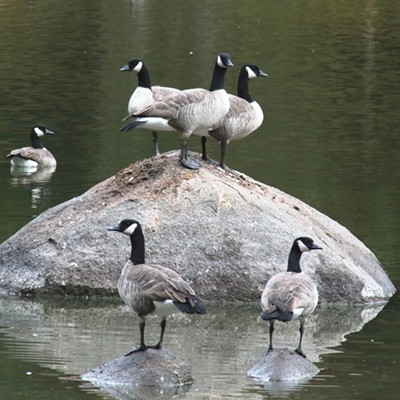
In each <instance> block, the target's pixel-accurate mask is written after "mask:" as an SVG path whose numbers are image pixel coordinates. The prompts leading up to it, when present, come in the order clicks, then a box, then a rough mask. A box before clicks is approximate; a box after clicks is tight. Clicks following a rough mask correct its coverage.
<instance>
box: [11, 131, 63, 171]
mask: <svg viewBox="0 0 400 400" xmlns="http://www.w3.org/2000/svg"><path fill="white" fill-rule="evenodd" d="M44 135H54V132H52V131H51V130H49V129H47V128H46V127H45V126H43V125H35V126H34V127H33V128H32V129H31V134H30V138H31V143H32V146H29V147H22V148H20V149H15V150H12V151H11V152H10V153H9V154H7V155H6V157H7V158H10V159H11V166H12V167H21V168H37V167H55V166H56V165H57V161H56V159H55V158H54V156H53V154H51V153H50V151H49V150H47V149H46V148H45V147H44V146H43V144H42V142H41V141H40V137H42V136H44Z"/></svg>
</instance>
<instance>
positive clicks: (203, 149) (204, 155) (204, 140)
mask: <svg viewBox="0 0 400 400" xmlns="http://www.w3.org/2000/svg"><path fill="white" fill-rule="evenodd" d="M206 144H207V137H206V136H202V137H201V159H202V160H204V161H207V162H209V163H212V164H215V165H217V164H218V163H217V162H216V161H214V160H212V159H211V158H209V157H208V155H207V148H206Z"/></svg>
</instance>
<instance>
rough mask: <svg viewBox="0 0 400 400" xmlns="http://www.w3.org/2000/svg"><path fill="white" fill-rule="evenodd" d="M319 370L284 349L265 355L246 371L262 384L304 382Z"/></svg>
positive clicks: (306, 360)
mask: <svg viewBox="0 0 400 400" xmlns="http://www.w3.org/2000/svg"><path fill="white" fill-rule="evenodd" d="M318 372H319V369H318V367H317V366H316V365H314V364H313V363H312V362H311V361H310V360H308V359H307V358H304V357H302V356H300V355H299V354H297V353H296V352H295V351H293V350H289V349H286V348H283V349H275V350H273V351H269V352H268V353H266V354H265V355H264V356H263V357H262V359H261V360H260V361H259V362H258V363H256V364H255V365H254V366H253V367H251V368H250V369H249V370H248V371H247V375H248V376H251V377H253V378H257V379H259V380H261V381H263V382H283V381H304V380H307V379H310V378H312V377H313V376H315V375H317V374H318Z"/></svg>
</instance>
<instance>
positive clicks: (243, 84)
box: [201, 64, 268, 168]
mask: <svg viewBox="0 0 400 400" xmlns="http://www.w3.org/2000/svg"><path fill="white" fill-rule="evenodd" d="M257 77H268V75H267V74H266V73H265V72H263V71H261V69H260V68H258V67H257V66H256V65H252V64H247V65H244V66H243V67H242V68H241V69H240V73H239V77H238V86H237V96H234V95H232V94H228V96H229V102H230V108H229V111H228V113H227V114H226V115H225V116H224V117H223V118H222V120H221V121H219V123H218V125H217V126H216V127H214V128H212V129H210V131H209V132H208V135H209V136H212V137H213V138H215V139H217V140H218V142H220V143H221V161H220V163H219V166H220V167H221V168H225V164H224V162H225V154H226V147H227V146H228V144H229V142H230V141H231V140H239V139H242V138H244V137H246V136H247V135H249V134H250V133H252V132H254V131H255V130H256V129H257V128H259V127H260V125H261V124H262V122H263V120H264V114H263V111H262V109H261V107H260V105H259V104H258V103H257V102H256V101H255V100H253V99H252V98H251V97H250V94H249V80H250V79H253V78H257ZM201 140H202V150H203V151H202V153H203V154H202V158H203V160H208V157H207V152H206V141H207V138H206V136H203V137H202V138H201Z"/></svg>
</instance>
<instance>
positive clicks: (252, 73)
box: [246, 67, 257, 79]
mask: <svg viewBox="0 0 400 400" xmlns="http://www.w3.org/2000/svg"><path fill="white" fill-rule="evenodd" d="M246 71H247V76H248V77H249V79H253V78H257V75H256V74H255V72H254V71H253V70H252V69H251V68H250V67H246Z"/></svg>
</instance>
